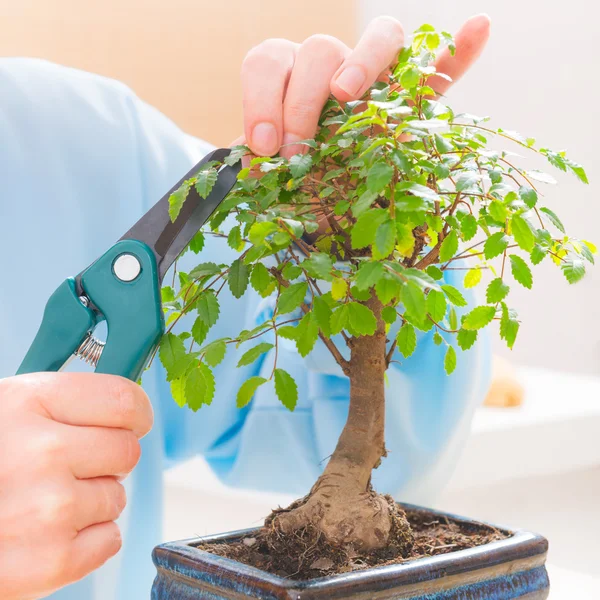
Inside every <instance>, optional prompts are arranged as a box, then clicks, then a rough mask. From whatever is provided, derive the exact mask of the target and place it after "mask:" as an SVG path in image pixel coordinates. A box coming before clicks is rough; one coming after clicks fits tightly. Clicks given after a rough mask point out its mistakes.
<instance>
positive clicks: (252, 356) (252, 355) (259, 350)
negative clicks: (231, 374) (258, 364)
mask: <svg viewBox="0 0 600 600" xmlns="http://www.w3.org/2000/svg"><path fill="white" fill-rule="evenodd" d="M273 347H274V346H273V344H269V343H268V342H262V343H260V344H257V345H256V346H254V347H253V348H250V349H249V350H248V351H246V352H244V354H243V355H242V358H240V360H239V362H238V364H237V366H238V367H244V366H246V365H251V364H252V363H253V362H254V361H255V360H256V359H257V358H258V357H259V356H262V355H263V354H265V353H266V352H268V351H269V350H271V348H273Z"/></svg>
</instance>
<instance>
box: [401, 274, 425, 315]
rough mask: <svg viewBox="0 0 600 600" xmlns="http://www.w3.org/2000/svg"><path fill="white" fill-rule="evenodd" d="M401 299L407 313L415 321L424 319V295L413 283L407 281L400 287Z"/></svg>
mask: <svg viewBox="0 0 600 600" xmlns="http://www.w3.org/2000/svg"><path fill="white" fill-rule="evenodd" d="M401 299H402V303H403V304H404V307H405V308H406V310H407V312H409V313H410V314H411V315H413V316H414V317H416V318H417V319H423V318H424V317H425V310H426V304H425V294H424V293H423V290H422V289H421V287H419V285H417V284H416V283H415V282H414V281H409V282H408V283H406V284H405V285H404V286H403V287H402V295H401Z"/></svg>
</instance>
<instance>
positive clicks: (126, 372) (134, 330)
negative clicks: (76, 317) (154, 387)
mask: <svg viewBox="0 0 600 600" xmlns="http://www.w3.org/2000/svg"><path fill="white" fill-rule="evenodd" d="M122 254H132V255H133V256H135V257H136V258H137V259H138V261H139V263H140V265H141V272H140V274H139V275H138V276H137V277H136V278H135V279H134V280H133V281H121V280H120V279H119V278H118V277H117V276H116V275H115V273H114V270H113V265H114V263H115V261H116V260H117V258H118V257H119V256H121V255H122ZM81 284H82V287H83V289H84V290H85V293H86V294H87V295H88V296H89V298H90V299H91V300H92V302H93V303H94V305H95V306H96V307H97V308H98V310H99V311H100V312H101V313H102V315H103V316H104V318H105V319H106V321H107V325H108V337H107V340H106V346H105V347H104V351H103V352H102V356H101V357H100V361H99V362H98V365H97V367H96V373H110V374H112V375H121V376H122V377H127V378H128V379H131V380H132V381H137V380H138V379H139V377H140V375H141V374H142V371H143V370H144V368H145V367H146V364H147V363H148V359H149V358H150V356H151V355H152V353H153V352H154V351H155V350H156V348H157V346H158V343H159V341H160V338H161V337H162V335H163V333H164V330H165V326H164V318H163V313H162V305H161V298H160V287H159V279H158V271H157V268H156V259H155V257H154V253H153V252H152V250H150V248H149V247H148V246H147V245H146V244H144V243H142V242H139V241H137V240H122V241H120V242H117V243H116V244H115V245H114V246H113V247H112V248H110V250H108V252H106V253H105V254H104V255H103V256H102V257H101V258H99V259H98V260H97V261H96V262H95V263H94V264H93V265H91V266H90V267H89V268H88V269H87V270H86V271H84V272H83V273H82V274H81Z"/></svg>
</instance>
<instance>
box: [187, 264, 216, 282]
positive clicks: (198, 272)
mask: <svg viewBox="0 0 600 600" xmlns="http://www.w3.org/2000/svg"><path fill="white" fill-rule="evenodd" d="M220 272H221V267H219V266H218V265H217V264H215V263H213V262H207V263H202V264H200V265H198V266H196V267H194V268H193V269H192V270H191V271H190V277H191V278H192V279H203V278H204V277H210V276H211V275H216V274H217V273H220Z"/></svg>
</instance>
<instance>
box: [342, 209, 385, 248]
mask: <svg viewBox="0 0 600 600" xmlns="http://www.w3.org/2000/svg"><path fill="white" fill-rule="evenodd" d="M386 219H389V214H388V212H387V211H386V210H383V209H382V208H379V209H373V210H370V211H368V212H366V213H364V214H362V215H361V216H360V217H358V220H357V221H356V223H355V225H354V227H353V228H352V232H351V234H350V235H351V242H352V247H353V248H355V249H359V248H365V247H366V246H370V245H371V244H372V243H373V242H374V241H375V235H376V233H377V228H378V227H379V226H380V225H381V223H383V222H384V221H385V220H386Z"/></svg>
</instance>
